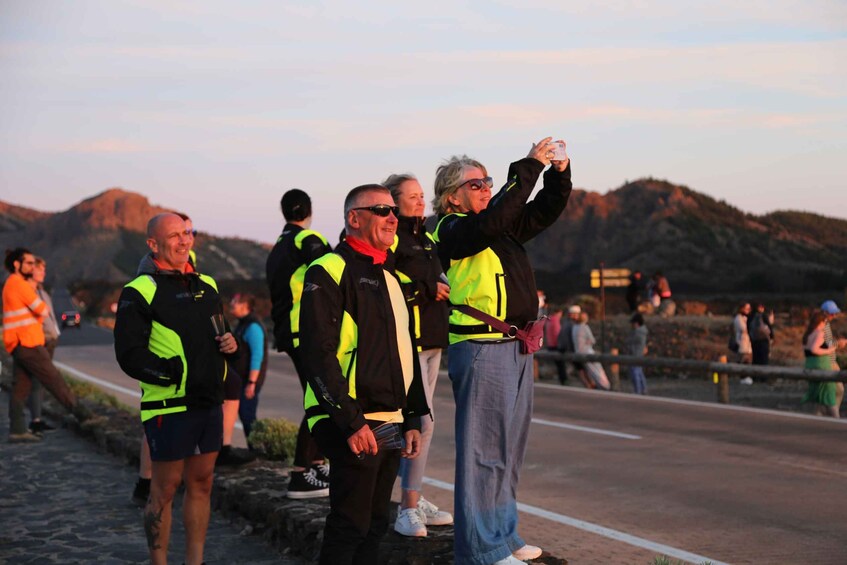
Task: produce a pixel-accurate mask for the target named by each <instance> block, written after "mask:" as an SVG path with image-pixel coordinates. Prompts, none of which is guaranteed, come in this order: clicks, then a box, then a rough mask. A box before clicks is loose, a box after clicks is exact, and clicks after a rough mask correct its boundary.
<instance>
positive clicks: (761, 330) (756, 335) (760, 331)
mask: <svg viewBox="0 0 847 565" xmlns="http://www.w3.org/2000/svg"><path fill="white" fill-rule="evenodd" d="M750 337H751V338H752V339H755V340H766V339H770V338H771V329H770V327H768V325H767V324H766V323H765V320H764V319H763V317H762V315H761V314H759V315H757V316H756V318H755V320H754V321H753V334H752V335H751V336H750Z"/></svg>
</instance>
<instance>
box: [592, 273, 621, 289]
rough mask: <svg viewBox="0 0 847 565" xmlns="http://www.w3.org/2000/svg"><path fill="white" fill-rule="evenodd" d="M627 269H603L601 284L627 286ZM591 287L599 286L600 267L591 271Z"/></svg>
mask: <svg viewBox="0 0 847 565" xmlns="http://www.w3.org/2000/svg"><path fill="white" fill-rule="evenodd" d="M630 272H631V271H630V270H629V269H603V286H604V287H615V286H628V285H629V274H630ZM591 288H600V269H592V271H591Z"/></svg>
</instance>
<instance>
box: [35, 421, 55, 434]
mask: <svg viewBox="0 0 847 565" xmlns="http://www.w3.org/2000/svg"><path fill="white" fill-rule="evenodd" d="M55 429H56V428H55V427H53V426H51V425H50V424H48V423H47V422H45V421H44V420H33V421H32V422H30V423H29V431H31V432H32V433H34V434H43V433H44V432H52V431H53V430H55Z"/></svg>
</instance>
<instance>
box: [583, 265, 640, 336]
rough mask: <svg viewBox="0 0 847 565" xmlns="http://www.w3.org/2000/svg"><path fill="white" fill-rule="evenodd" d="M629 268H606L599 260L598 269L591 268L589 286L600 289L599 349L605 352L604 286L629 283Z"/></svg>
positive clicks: (617, 285)
mask: <svg viewBox="0 0 847 565" xmlns="http://www.w3.org/2000/svg"><path fill="white" fill-rule="evenodd" d="M630 272H631V271H630V270H629V269H606V268H605V262H604V261H600V268H599V269H592V270H591V288H599V289H600V350H601V351H602V352H604V353H605V352H606V287H607V286H609V287H621V286H628V285H629V275H630Z"/></svg>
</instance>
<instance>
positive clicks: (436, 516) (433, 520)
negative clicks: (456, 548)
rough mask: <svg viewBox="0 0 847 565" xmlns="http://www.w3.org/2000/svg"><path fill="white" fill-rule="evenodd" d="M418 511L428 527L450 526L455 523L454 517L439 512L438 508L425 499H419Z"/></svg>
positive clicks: (441, 511)
mask: <svg viewBox="0 0 847 565" xmlns="http://www.w3.org/2000/svg"><path fill="white" fill-rule="evenodd" d="M418 511H419V512H420V513H421V517H422V518H423V522H424V524H426V525H427V526H449V525H450V524H452V523H453V515H452V514H450V513H449V512H444V511H443V510H439V509H438V506H436V505H435V504H433V503H432V502H430V501H428V500H427V499H425V498H424V497H420V498H419V499H418Z"/></svg>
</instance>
